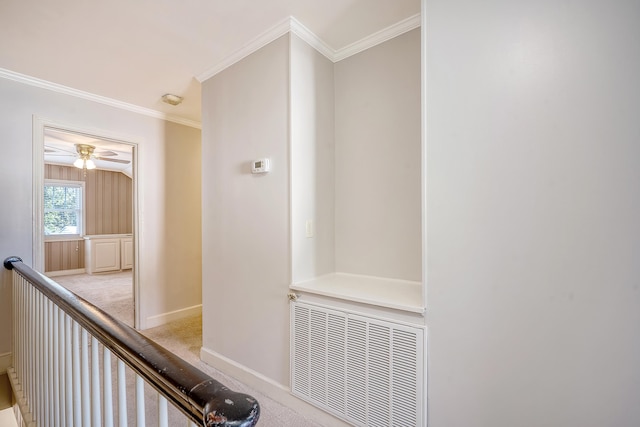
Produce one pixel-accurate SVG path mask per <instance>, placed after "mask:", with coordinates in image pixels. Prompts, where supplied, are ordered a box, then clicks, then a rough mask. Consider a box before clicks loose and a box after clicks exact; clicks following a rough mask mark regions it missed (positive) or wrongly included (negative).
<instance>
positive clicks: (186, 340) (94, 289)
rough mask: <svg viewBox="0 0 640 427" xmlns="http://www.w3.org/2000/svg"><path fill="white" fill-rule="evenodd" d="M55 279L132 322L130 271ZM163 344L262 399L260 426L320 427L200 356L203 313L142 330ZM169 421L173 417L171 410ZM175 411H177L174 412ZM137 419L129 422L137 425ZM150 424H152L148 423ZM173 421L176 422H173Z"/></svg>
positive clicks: (152, 405)
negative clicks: (135, 421)
mask: <svg viewBox="0 0 640 427" xmlns="http://www.w3.org/2000/svg"><path fill="white" fill-rule="evenodd" d="M54 280H55V281H56V282H58V283H60V284H61V285H62V286H65V287H66V288H67V289H69V290H71V291H72V292H74V293H76V294H78V295H79V296H81V297H82V298H84V299H86V300H87V301H89V302H91V303H92V304H94V305H96V306H98V307H100V308H101V309H103V310H104V311H106V312H107V313H109V314H111V315H112V316H114V317H115V318H117V319H119V320H121V321H123V322H125V323H126V324H128V325H132V324H133V288H132V285H131V272H130V271H128V272H120V273H115V274H94V275H86V274H79V275H74V276H61V277H56V278H54ZM141 332H142V333H143V334H144V335H146V336H147V337H149V338H151V339H152V340H154V341H156V342H157V343H158V344H160V345H161V346H163V347H165V348H167V349H168V350H170V351H171V352H173V353H175V354H176V355H178V356H179V357H181V358H182V359H184V360H185V361H187V362H188V363H190V364H192V365H193V366H195V367H197V368H198V369H200V370H202V371H203V372H205V373H207V374H208V375H210V376H211V377H212V378H214V379H216V380H218V381H220V382H221V383H223V384H224V385H226V386H227V387H229V388H230V389H232V390H235V391H238V392H241V393H246V394H249V395H251V396H253V397H255V398H256V399H257V400H258V402H260V409H261V413H260V420H259V421H258V426H260V427H282V426H292V427H320V424H318V423H316V422H314V421H313V420H310V419H308V418H305V417H303V416H301V415H300V414H298V413H296V412H295V411H294V410H292V409H291V408H288V407H286V406H283V405H281V404H280V403H278V402H276V401H275V400H273V399H271V398H269V397H268V396H266V395H263V394H262V393H259V392H258V391H256V390H254V389H252V388H250V387H249V386H247V385H245V384H243V383H241V382H239V381H237V380H236V379H234V378H232V377H230V376H228V375H226V374H224V373H222V372H220V371H218V370H216V369H214V368H212V367H211V366H209V365H207V364H206V363H204V362H202V361H201V360H200V356H199V354H200V348H201V347H202V316H194V317H189V318H186V319H181V320H177V321H175V322H171V323H168V324H166V325H162V326H159V327H156V328H152V329H147V330H145V331H141ZM127 383H130V384H131V387H132V386H133V377H131V378H129V375H128V376H127ZM127 403H128V405H127V406H129V408H128V412H129V413H131V412H132V411H133V408H132V407H131V405H132V399H129V400H128V402H127ZM146 406H147V408H146V409H147V410H146V411H145V412H146V413H147V414H148V416H147V421H151V419H150V418H154V417H155V407H156V402H155V401H153V400H151V401H150V402H148V403H147V404H146ZM169 415H170V421H172V420H171V418H173V416H172V414H171V413H170V414H169ZM174 415H175V414H174ZM134 424H135V423H133V424H132V423H130V425H134ZM149 425H153V424H152V423H149ZM170 425H174V424H173V423H170Z"/></svg>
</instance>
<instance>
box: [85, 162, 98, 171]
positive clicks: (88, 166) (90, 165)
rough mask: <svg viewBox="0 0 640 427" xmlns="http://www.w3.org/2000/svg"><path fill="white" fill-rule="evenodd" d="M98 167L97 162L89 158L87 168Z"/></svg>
mask: <svg viewBox="0 0 640 427" xmlns="http://www.w3.org/2000/svg"><path fill="white" fill-rule="evenodd" d="M95 168H96V164H95V163H93V160H91V159H89V160H87V169H89V170H91V169H95Z"/></svg>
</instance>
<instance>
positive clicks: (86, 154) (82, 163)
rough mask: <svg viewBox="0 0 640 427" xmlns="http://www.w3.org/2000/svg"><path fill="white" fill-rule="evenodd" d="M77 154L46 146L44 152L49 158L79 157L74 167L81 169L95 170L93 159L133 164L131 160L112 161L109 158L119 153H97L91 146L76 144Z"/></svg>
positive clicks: (106, 151) (107, 151)
mask: <svg viewBox="0 0 640 427" xmlns="http://www.w3.org/2000/svg"><path fill="white" fill-rule="evenodd" d="M75 148H76V152H75V153H74V152H71V151H67V150H64V149H61V148H58V147H55V148H54V147H47V146H45V148H44V152H45V154H47V155H49V156H74V157H77V159H76V161H75V162H73V165H74V166H75V167H77V168H79V169H95V168H96V164H95V163H94V161H93V159H96V160H102V161H106V162H115V163H122V164H129V163H131V161H130V160H123V159H110V158H109V157H113V156H117V155H118V153H116V152H113V151H109V150H105V151H99V152H96V151H95V150H96V147H95V146H94V145H89V144H75Z"/></svg>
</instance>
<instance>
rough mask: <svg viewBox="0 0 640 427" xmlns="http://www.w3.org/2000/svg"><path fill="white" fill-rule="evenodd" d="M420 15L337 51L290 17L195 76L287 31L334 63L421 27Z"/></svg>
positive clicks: (214, 70)
mask: <svg viewBox="0 0 640 427" xmlns="http://www.w3.org/2000/svg"><path fill="white" fill-rule="evenodd" d="M420 16H421V14H420V13H417V14H415V15H413V16H410V17H408V18H406V19H403V20H402V21H400V22H398V23H396V24H394V25H391V26H389V27H387V28H383V29H382V30H380V31H377V32H375V33H373V34H371V35H370V36H367V37H365V38H363V39H361V40H358V41H357V42H354V43H351V44H350V45H347V46H345V47H343V48H342V49H339V50H335V49H333V48H332V47H331V46H329V45H328V44H327V43H325V42H324V40H322V39H321V38H320V37H318V36H317V35H316V34H315V33H313V32H312V31H311V30H309V29H308V28H307V27H305V26H304V25H302V24H301V23H300V21H298V20H297V19H296V18H294V17H293V16H290V17H288V18H286V19H284V20H282V21H280V22H279V23H278V24H276V25H275V26H273V27H271V28H270V29H268V30H267V31H265V32H263V33H262V34H260V35H259V36H257V37H256V38H254V39H253V40H251V41H250V42H248V43H247V44H245V45H244V46H243V47H242V48H240V49H239V50H237V51H236V52H234V53H232V54H231V55H229V56H227V57H226V58H224V59H223V60H222V61H221V62H219V63H218V64H216V65H214V66H213V67H211V68H209V69H207V70H206V71H204V72H203V73H200V74H198V75H197V76H196V79H198V81H199V82H200V83H203V82H204V81H205V80H207V79H210V78H211V77H213V76H215V75H216V74H218V73H220V72H221V71H223V70H225V69H226V68H228V67H230V66H232V65H233V64H235V63H236V62H239V61H241V60H242V59H244V58H246V57H247V56H249V55H251V54H252V53H253V52H255V51H257V50H258V49H261V48H262V47H264V46H266V45H268V44H269V43H271V42H273V41H274V40H276V39H277V38H279V37H281V36H283V35H285V34H287V33H289V32H290V33H293V34H295V35H297V36H298V37H300V38H301V39H302V40H304V41H305V42H306V43H308V44H309V45H310V46H311V47H313V48H314V49H316V50H317V51H318V52H320V53H321V54H322V55H324V56H325V57H327V58H328V59H329V60H330V61H331V62H334V63H335V62H338V61H342V60H343V59H346V58H348V57H350V56H352V55H355V54H357V53H360V52H362V51H363V50H367V49H369V48H371V47H374V46H376V45H378V44H380V43H383V42H386V41H387V40H390V39H392V38H394V37H397V36H399V35H401V34H404V33H406V32H408V31H411V30H413V29H414V28H418V27H420V24H421V18H420Z"/></svg>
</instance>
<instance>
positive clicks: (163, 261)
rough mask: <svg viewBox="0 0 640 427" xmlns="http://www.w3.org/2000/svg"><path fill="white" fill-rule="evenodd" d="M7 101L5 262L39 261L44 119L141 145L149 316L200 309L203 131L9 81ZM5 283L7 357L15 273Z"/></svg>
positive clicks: (0, 82)
mask: <svg viewBox="0 0 640 427" xmlns="http://www.w3.org/2000/svg"><path fill="white" fill-rule="evenodd" d="M0 95H2V96H0V150H1V151H2V155H1V156H0V171H1V172H0V173H1V179H0V194H1V197H2V203H0V258H1V259H5V258H6V257H8V256H11V255H17V256H20V257H21V258H22V259H23V260H24V261H25V263H26V264H29V265H31V263H32V254H33V248H32V243H31V242H32V228H33V224H32V200H33V196H32V188H33V184H32V176H33V171H32V119H33V116H34V115H36V116H38V117H41V118H45V119H49V120H54V121H56V122H58V123H62V124H67V125H69V126H72V127H79V128H84V129H92V130H95V131H96V132H106V133H108V134H110V135H122V136H123V137H130V138H131V139H133V140H135V141H136V142H139V152H140V162H139V174H138V177H139V190H140V241H139V242H138V244H139V252H140V265H139V266H138V267H139V268H140V286H141V294H142V298H143V303H144V304H143V306H142V310H141V315H142V318H143V320H144V319H147V318H149V317H153V316H158V315H162V314H164V313H167V312H171V311H175V310H180V309H183V308H185V307H191V306H194V305H197V304H200V302H201V291H200V286H201V254H200V247H201V246H200V241H201V237H200V236H201V231H200V217H201V211H200V202H199V200H200V198H199V193H200V159H199V154H200V131H199V130H198V129H194V128H189V127H186V126H182V125H178V124H175V123H170V122H165V121H163V120H158V119H154V118H150V117H146V116H142V115H139V114H135V113H131V112H127V111H124V110H120V109H116V108H113V107H108V106H105V105H102V104H98V103H95V102H91V101H87V100H83V99H79V98H75V97H71V96H68V95H63V94H59V93H55V92H52V91H49V90H45V89H41V88H36V87H33V86H28V85H25V84H22V83H18V82H14V81H10V80H6V79H0ZM182 148H184V152H183V150H182ZM0 278H1V283H0V354H1V353H3V352H5V351H9V348H10V336H11V332H10V328H9V325H10V322H11V312H10V310H9V285H10V280H11V275H10V274H9V273H8V272H7V271H4V269H3V272H2V274H0Z"/></svg>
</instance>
